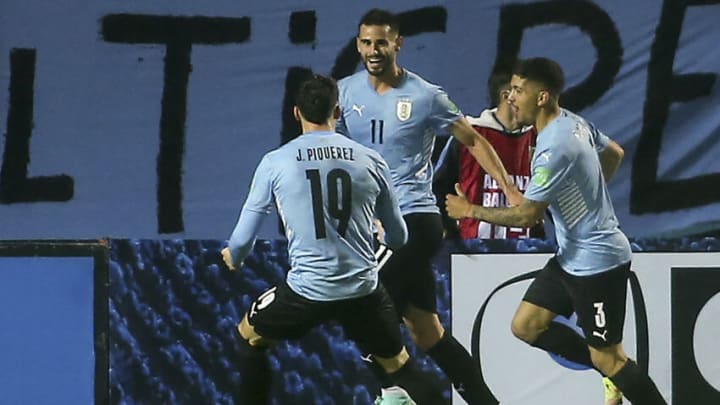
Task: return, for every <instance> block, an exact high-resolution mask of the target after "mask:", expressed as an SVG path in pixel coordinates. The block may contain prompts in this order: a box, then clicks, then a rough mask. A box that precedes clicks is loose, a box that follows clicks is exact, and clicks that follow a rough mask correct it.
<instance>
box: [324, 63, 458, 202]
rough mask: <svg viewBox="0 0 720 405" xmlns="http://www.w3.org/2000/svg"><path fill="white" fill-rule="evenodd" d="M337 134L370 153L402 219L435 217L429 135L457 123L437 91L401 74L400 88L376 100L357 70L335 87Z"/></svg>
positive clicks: (455, 114)
mask: <svg viewBox="0 0 720 405" xmlns="http://www.w3.org/2000/svg"><path fill="white" fill-rule="evenodd" d="M338 87H339V90H340V95H339V99H340V109H341V110H342V115H341V117H340V120H339V121H338V128H337V131H338V132H340V133H343V134H345V135H348V136H349V137H350V138H352V139H353V140H355V141H357V142H360V143H361V144H363V145H365V146H367V147H370V148H372V149H375V150H376V151H378V152H380V154H381V155H382V156H383V158H385V160H386V161H387V163H388V165H389V166H390V175H391V177H392V183H393V186H394V187H395V192H396V193H397V196H398V201H399V202H400V210H401V211H402V213H403V215H405V214H410V213H413V212H434V213H438V212H439V210H438V207H437V204H436V202H435V195H434V194H433V193H432V176H433V167H432V163H431V160H430V159H431V157H432V152H433V147H434V145H435V135H436V134H437V133H438V132H441V131H443V130H444V129H445V128H446V127H447V126H448V125H450V124H451V123H453V122H454V121H455V120H457V119H459V118H460V117H462V112H460V110H459V109H458V108H457V106H456V105H455V104H453V102H452V101H450V99H449V98H448V95H447V94H446V93H445V91H443V89H442V88H440V87H439V86H436V85H434V84H431V83H428V82H427V81H425V80H423V79H422V78H421V77H420V76H418V75H416V74H415V73H412V72H409V71H407V70H405V71H404V75H403V79H402V81H401V83H400V85H399V86H398V87H396V88H393V89H391V90H390V91H388V92H386V93H384V94H382V95H380V94H378V93H377V92H376V91H375V89H374V88H372V87H371V85H370V82H369V77H368V73H367V71H365V70H363V71H360V72H357V73H355V74H353V75H352V76H349V77H346V78H344V79H342V80H341V81H340V82H338Z"/></svg>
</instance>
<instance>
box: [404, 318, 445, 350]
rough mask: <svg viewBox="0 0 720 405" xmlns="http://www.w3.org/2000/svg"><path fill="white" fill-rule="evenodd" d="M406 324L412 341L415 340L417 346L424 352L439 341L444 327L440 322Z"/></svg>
mask: <svg viewBox="0 0 720 405" xmlns="http://www.w3.org/2000/svg"><path fill="white" fill-rule="evenodd" d="M406 325H407V326H408V330H409V331H410V336H412V339H413V342H415V344H416V345H417V346H418V348H420V350H422V351H424V352H426V351H428V350H429V349H430V348H431V347H433V346H435V344H436V343H437V342H439V341H440V339H441V338H442V336H443V333H444V329H443V327H442V325H440V324H438V325H436V324H434V323H406Z"/></svg>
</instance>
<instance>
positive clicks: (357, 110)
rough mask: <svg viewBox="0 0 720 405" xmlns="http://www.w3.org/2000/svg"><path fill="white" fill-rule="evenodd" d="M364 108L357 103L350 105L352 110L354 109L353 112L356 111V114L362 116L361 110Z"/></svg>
mask: <svg viewBox="0 0 720 405" xmlns="http://www.w3.org/2000/svg"><path fill="white" fill-rule="evenodd" d="M364 108H365V106H364V105H357V104H353V105H352V110H353V111H355V112H357V113H358V115H359V116H361V117H362V112H363V109H364Z"/></svg>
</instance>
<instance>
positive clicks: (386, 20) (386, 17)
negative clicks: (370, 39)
mask: <svg viewBox="0 0 720 405" xmlns="http://www.w3.org/2000/svg"><path fill="white" fill-rule="evenodd" d="M361 25H387V26H389V27H390V31H391V32H396V33H400V22H399V21H398V18H397V17H396V16H395V14H393V13H391V12H389V11H387V10H382V9H379V8H374V9H372V10H370V11H368V12H367V13H365V15H363V16H362V18H360V23H358V30H360V26H361Z"/></svg>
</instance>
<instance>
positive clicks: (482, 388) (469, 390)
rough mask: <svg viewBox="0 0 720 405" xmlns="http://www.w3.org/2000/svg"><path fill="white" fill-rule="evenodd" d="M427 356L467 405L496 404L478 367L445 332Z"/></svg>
mask: <svg viewBox="0 0 720 405" xmlns="http://www.w3.org/2000/svg"><path fill="white" fill-rule="evenodd" d="M427 354H428V356H430V357H432V359H433V360H435V363H437V365H438V366H439V367H440V369H442V371H443V372H445V375H446V376H447V377H448V378H449V379H450V381H451V382H452V384H453V386H454V387H455V390H456V391H457V392H458V394H460V396H461V397H462V398H463V399H464V400H465V402H467V403H468V404H469V405H480V404H482V405H485V404H487V405H495V404H497V403H498V400H497V399H496V398H495V396H494V395H493V394H492V392H490V390H489V389H488V387H487V385H486V384H485V381H484V380H483V377H482V371H481V370H480V365H479V364H477V363H476V362H475V361H474V360H473V358H472V356H471V355H470V353H468V351H467V350H466V349H465V347H463V345H461V344H460V342H458V341H457V340H456V339H455V338H454V337H453V336H452V335H450V334H449V333H448V331H447V330H446V331H445V333H444V334H443V336H442V338H440V340H439V341H438V342H437V343H435V345H434V346H433V347H431V348H430V349H429V350H428V351H427Z"/></svg>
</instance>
